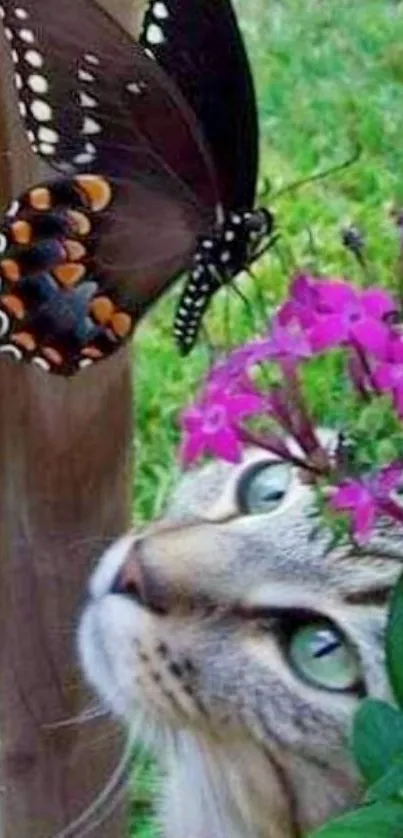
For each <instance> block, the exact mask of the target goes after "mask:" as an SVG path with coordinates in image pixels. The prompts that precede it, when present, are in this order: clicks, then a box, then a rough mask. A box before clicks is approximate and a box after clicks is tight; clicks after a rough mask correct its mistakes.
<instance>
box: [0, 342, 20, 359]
mask: <svg viewBox="0 0 403 838" xmlns="http://www.w3.org/2000/svg"><path fill="white" fill-rule="evenodd" d="M0 352H1V354H2V355H10V357H11V358H14V360H15V361H22V352H21V349H17V347H16V346H12V345H11V343H6V345H5V346H0Z"/></svg>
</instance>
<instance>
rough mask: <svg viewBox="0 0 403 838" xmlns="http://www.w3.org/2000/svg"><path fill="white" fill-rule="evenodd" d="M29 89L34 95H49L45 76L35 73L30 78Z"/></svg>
mask: <svg viewBox="0 0 403 838" xmlns="http://www.w3.org/2000/svg"><path fill="white" fill-rule="evenodd" d="M28 87H29V88H30V89H31V90H32V92H33V93H42V94H43V93H47V92H48V90H49V85H48V82H47V81H46V79H45V76H40V75H39V73H33V74H32V75H31V76H28Z"/></svg>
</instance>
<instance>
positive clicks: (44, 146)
mask: <svg viewBox="0 0 403 838" xmlns="http://www.w3.org/2000/svg"><path fill="white" fill-rule="evenodd" d="M55 150H56V149H55V147H54V145H50V143H39V151H40V152H41V154H44V155H45V157H51V156H52V154H54V153H55Z"/></svg>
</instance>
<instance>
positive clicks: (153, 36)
mask: <svg viewBox="0 0 403 838" xmlns="http://www.w3.org/2000/svg"><path fill="white" fill-rule="evenodd" d="M146 40H147V41H148V43H149V44H153V45H154V44H162V43H163V42H164V41H165V37H164V33H163V31H162V29H161V27H160V26H158V23H150V25H149V26H148V27H147V31H146Z"/></svg>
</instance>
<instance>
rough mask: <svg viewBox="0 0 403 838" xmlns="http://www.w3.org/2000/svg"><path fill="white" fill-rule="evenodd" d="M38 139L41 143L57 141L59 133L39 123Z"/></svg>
mask: <svg viewBox="0 0 403 838" xmlns="http://www.w3.org/2000/svg"><path fill="white" fill-rule="evenodd" d="M34 139H35V137H34ZM38 140H41V142H43V143H57V142H58V141H59V135H58V133H57V131H54V129H53V128H45V127H44V126H43V125H41V127H40V129H39V131H38Z"/></svg>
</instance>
